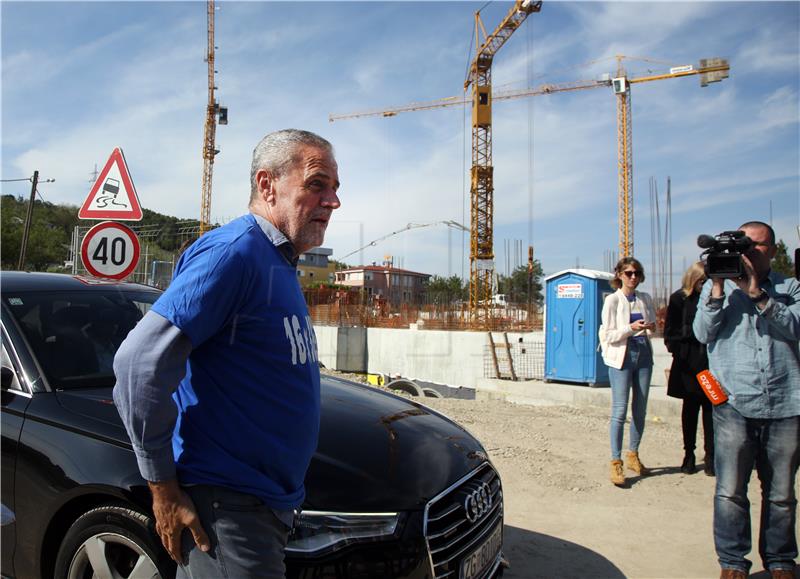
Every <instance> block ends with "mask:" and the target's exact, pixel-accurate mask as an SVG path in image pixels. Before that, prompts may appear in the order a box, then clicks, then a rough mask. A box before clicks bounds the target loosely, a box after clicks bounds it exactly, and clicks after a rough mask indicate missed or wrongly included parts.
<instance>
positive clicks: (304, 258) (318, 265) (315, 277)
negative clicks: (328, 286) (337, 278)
mask: <svg viewBox="0 0 800 579" xmlns="http://www.w3.org/2000/svg"><path fill="white" fill-rule="evenodd" d="M331 255H333V250H332V249H330V248H328V247H316V248H314V249H309V250H308V251H306V252H305V253H302V254H300V258H299V259H298V260H297V278H298V279H299V280H300V286H301V287H306V286H309V285H311V284H313V283H318V282H326V283H333V281H334V271H335V266H334V264H333V262H332V261H330V260H329V259H328V258H329V257H330V256H331Z"/></svg>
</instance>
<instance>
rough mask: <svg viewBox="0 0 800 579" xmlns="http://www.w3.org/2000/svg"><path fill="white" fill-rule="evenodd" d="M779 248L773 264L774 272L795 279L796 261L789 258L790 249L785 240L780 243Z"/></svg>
mask: <svg viewBox="0 0 800 579" xmlns="http://www.w3.org/2000/svg"><path fill="white" fill-rule="evenodd" d="M777 247H778V252H777V253H776V254H775V258H774V259H773V260H772V264H771V266H772V269H773V271H777V272H778V273H780V274H781V275H785V276H786V277H794V261H792V258H791V257H790V256H789V248H788V247H786V244H785V243H784V242H783V239H781V240H780V241H778V244H777Z"/></svg>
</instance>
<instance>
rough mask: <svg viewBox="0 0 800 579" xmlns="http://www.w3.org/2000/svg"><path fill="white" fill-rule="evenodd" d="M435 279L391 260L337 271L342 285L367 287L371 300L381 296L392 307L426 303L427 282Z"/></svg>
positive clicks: (339, 282) (365, 288)
mask: <svg viewBox="0 0 800 579" xmlns="http://www.w3.org/2000/svg"><path fill="white" fill-rule="evenodd" d="M430 277H431V276H430V275H429V274H427V273H419V272H416V271H409V270H406V269H399V268H396V267H394V266H393V265H392V262H391V261H386V262H384V264H383V265H376V264H373V265H361V266H358V267H351V268H349V269H342V270H339V271H337V272H336V283H337V284H338V285H343V286H349V287H356V288H363V289H364V290H365V291H366V292H367V295H368V296H370V297H374V296H381V297H383V298H384V299H386V300H387V301H388V302H389V303H391V304H400V303H422V302H423V301H424V299H425V282H426V280H427V279H428V278H430Z"/></svg>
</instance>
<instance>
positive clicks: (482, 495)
mask: <svg viewBox="0 0 800 579" xmlns="http://www.w3.org/2000/svg"><path fill="white" fill-rule="evenodd" d="M491 508H492V489H491V488H489V485H488V484H487V483H481V485H480V486H479V487H478V488H477V489H475V490H474V491H472V492H471V493H469V494H468V495H467V498H466V499H464V510H465V511H466V512H467V520H468V521H469V522H470V523H474V522H475V521H477V520H478V519H480V518H481V517H482V516H483V515H485V514H486V513H488V512H489V511H490V510H491Z"/></svg>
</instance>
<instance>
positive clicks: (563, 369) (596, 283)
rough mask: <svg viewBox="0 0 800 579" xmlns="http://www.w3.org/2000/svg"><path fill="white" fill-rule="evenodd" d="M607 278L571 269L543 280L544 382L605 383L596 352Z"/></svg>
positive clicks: (600, 359)
mask: <svg viewBox="0 0 800 579" xmlns="http://www.w3.org/2000/svg"><path fill="white" fill-rule="evenodd" d="M611 277H612V276H611V274H609V273H606V272H600V271H594V270H586V269H575V270H565V271H562V272H559V273H557V274H554V275H552V276H549V277H548V278H546V284H547V290H546V291H547V304H546V307H547V311H546V322H545V323H546V324H547V327H546V330H545V379H546V380H563V381H566V382H581V383H585V384H590V385H595V384H606V383H608V369H607V368H606V366H605V364H603V361H602V357H601V356H600V352H599V351H598V350H599V349H598V344H599V338H598V335H597V332H598V329H599V327H600V314H601V312H602V308H603V299H604V298H605V296H606V295H608V294H609V293H610V292H611V291H612V290H611V286H610V285H609V283H608V280H609V279H610V278H611Z"/></svg>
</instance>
